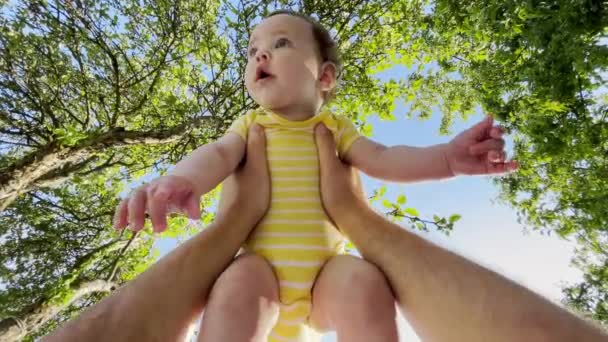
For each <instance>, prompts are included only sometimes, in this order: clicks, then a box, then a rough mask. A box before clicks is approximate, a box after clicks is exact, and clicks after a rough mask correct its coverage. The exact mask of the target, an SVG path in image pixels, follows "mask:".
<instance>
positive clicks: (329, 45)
mask: <svg viewBox="0 0 608 342" xmlns="http://www.w3.org/2000/svg"><path fill="white" fill-rule="evenodd" d="M280 14H286V15H291V16H294V17H298V18H302V19H304V20H306V22H308V23H309V24H310V25H311V26H312V35H313V37H314V39H315V42H316V43H317V48H318V50H319V54H320V55H321V62H322V63H324V62H331V63H333V64H334V65H335V66H336V81H337V80H338V79H339V78H340V75H341V67H342V65H341V62H340V54H339V53H338V45H337V44H336V42H335V41H334V40H333V39H332V38H331V34H330V33H329V31H328V30H327V29H326V28H325V27H323V25H321V24H320V23H319V22H318V21H316V20H315V19H313V18H311V17H309V16H307V15H306V14H302V13H298V12H295V11H291V10H277V11H274V12H272V13H270V14H269V15H268V16H266V18H270V17H272V16H275V15H280ZM335 89H336V88H334V89H333V90H332V91H330V92H328V93H327V94H325V96H324V102H328V101H329V100H330V99H331V98H332V96H333V95H334V92H335Z"/></svg>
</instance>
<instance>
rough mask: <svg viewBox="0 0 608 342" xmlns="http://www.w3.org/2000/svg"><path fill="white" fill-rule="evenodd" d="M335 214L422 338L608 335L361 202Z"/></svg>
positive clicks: (568, 338)
mask: <svg viewBox="0 0 608 342" xmlns="http://www.w3.org/2000/svg"><path fill="white" fill-rule="evenodd" d="M355 213H356V214H355ZM334 219H335V220H336V222H337V224H338V226H339V227H340V229H342V230H343V231H344V232H345V233H346V235H348V236H349V238H350V239H351V241H352V242H353V243H354V244H355V245H356V246H357V247H358V249H359V251H360V252H361V254H362V255H363V257H364V258H366V259H367V260H369V261H371V262H373V263H375V264H376V265H378V266H379V267H380V268H381V269H382V270H383V271H384V272H385V274H386V276H387V278H388V280H389V282H390V283H391V285H392V287H393V290H394V292H395V295H396V297H397V300H398V302H399V306H400V308H401V310H402V312H403V313H404V315H405V316H406V318H407V319H408V320H409V321H410V323H411V324H412V326H413V327H414V329H415V330H416V331H417V333H418V334H419V335H420V337H421V338H422V340H424V341H427V340H428V341H577V340H578V341H605V340H606V339H607V337H606V335H603V334H602V332H601V331H600V330H599V329H596V328H594V327H592V326H590V325H589V324H588V323H586V322H584V321H582V320H580V319H579V318H577V317H575V316H574V315H572V314H570V313H568V312H567V311H565V310H563V309H561V308H559V307H558V306H556V305H554V304H553V303H551V302H549V301H547V300H546V299H544V298H542V297H540V296H539V295H537V294H535V293H533V292H531V291H529V290H527V289H525V288H524V287H522V286H520V285H517V284H515V283H513V282H511V281H510V280H508V279H506V278H504V277H502V276H500V275H498V274H496V273H494V272H492V271H490V270H488V269H485V268H483V267H481V266H479V265H477V264H475V263H473V262H471V261H469V260H467V259H465V258H463V257H461V256H459V255H456V254H454V253H452V252H449V251H447V250H445V249H443V248H440V247H438V246H435V245H433V244H432V243H430V242H428V241H426V240H424V239H423V238H420V237H419V236H417V235H415V234H413V233H411V232H409V231H407V230H405V229H404V228H402V227H400V226H398V225H395V224H392V223H390V222H388V221H386V220H385V219H384V218H383V217H382V216H380V215H378V214H377V213H375V212H373V210H372V209H371V208H369V206H367V204H365V203H362V202H359V203H357V205H356V206H355V207H350V208H349V209H346V208H344V210H342V212H341V213H340V214H339V215H337V216H336V217H334Z"/></svg>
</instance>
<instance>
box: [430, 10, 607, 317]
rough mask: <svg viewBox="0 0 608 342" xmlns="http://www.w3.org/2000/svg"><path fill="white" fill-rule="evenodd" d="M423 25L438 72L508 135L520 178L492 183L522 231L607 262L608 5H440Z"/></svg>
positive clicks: (513, 176)
mask: <svg viewBox="0 0 608 342" xmlns="http://www.w3.org/2000/svg"><path fill="white" fill-rule="evenodd" d="M427 21H428V22H429V30H428V37H429V39H428V40H427V42H428V43H431V42H432V43H433V45H434V46H436V47H437V49H436V51H438V52H437V53H436V54H435V55H434V56H435V58H434V59H436V60H437V61H438V65H439V68H440V69H442V70H444V71H448V70H452V71H455V72H457V73H458V74H459V77H460V80H461V82H464V83H466V84H468V86H467V87H468V89H470V91H471V92H470V94H471V96H472V97H473V99H474V102H475V103H479V104H480V105H481V106H482V107H483V108H484V109H485V110H486V111H488V112H490V113H493V114H494V116H495V117H497V118H498V119H500V120H501V121H503V123H504V124H505V126H506V127H507V129H508V130H510V131H513V132H514V133H515V155H516V156H515V157H516V159H517V160H518V161H519V163H520V165H521V169H520V170H519V172H517V173H514V174H512V175H510V176H509V177H504V178H499V179H497V183H498V184H499V185H500V187H501V189H502V195H501V197H502V198H503V199H504V200H505V201H506V202H507V203H510V204H511V205H512V206H514V207H515V208H517V210H518V212H519V215H520V219H521V221H522V222H524V223H526V224H528V225H530V226H532V227H535V228H537V229H540V230H541V231H543V232H545V233H557V234H559V235H560V236H563V237H567V236H575V237H576V238H577V240H578V241H579V242H580V245H581V246H582V248H583V247H584V248H587V247H589V246H594V248H593V249H592V251H595V252H592V253H590V254H589V255H591V256H593V255H594V254H597V255H602V254H603V255H605V254H606V252H607V251H608V245H607V244H606V236H607V230H606V227H608V216H607V215H606V213H608V201H607V199H608V192H607V191H608V183H607V182H608V177H606V175H607V174H608V145H606V143H605V142H606V141H608V117H607V113H608V103H607V101H606V95H605V94H606V88H605V87H604V88H602V85H603V84H605V75H606V70H607V67H608V46H607V44H606V38H607V31H606V27H608V6H607V5H606V2H605V1H587V0H585V1H582V0H581V1H578V0H577V1H542V2H539V1H515V0H509V1H489V2H488V1H484V2H481V1H472V2H471V1H469V2H461V1H452V0H440V1H436V2H435V3H434V11H433V14H432V15H430V16H429V17H428V18H427ZM431 32H432V34H431ZM602 40H603V42H602ZM579 265H580V263H579ZM582 268H583V270H584V271H585V272H591V273H587V275H588V276H589V278H588V279H592V278H593V277H592V274H593V272H595V271H594V269H593V268H589V267H586V266H585V267H582ZM595 284H597V283H595ZM588 285H589V286H591V287H595V289H596V290H595V291H597V292H596V293H598V294H599V293H602V292H604V293H605V288H603V287H597V286H596V285H593V283H592V282H589V283H588ZM582 298H586V297H584V296H583V297H582ZM578 307H579V308H585V309H590V308H591V307H588V306H584V305H578ZM600 316H601V317H605V316H602V315H600ZM600 316H597V317H600Z"/></svg>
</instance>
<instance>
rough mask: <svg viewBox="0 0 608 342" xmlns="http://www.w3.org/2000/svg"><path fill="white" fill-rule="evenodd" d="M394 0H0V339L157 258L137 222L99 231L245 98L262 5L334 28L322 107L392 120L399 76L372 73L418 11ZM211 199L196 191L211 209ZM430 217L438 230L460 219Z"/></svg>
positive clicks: (64, 313) (80, 303)
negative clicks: (338, 72)
mask: <svg viewBox="0 0 608 342" xmlns="http://www.w3.org/2000/svg"><path fill="white" fill-rule="evenodd" d="M402 5H403V4H400V3H396V2H394V1H373V2H366V1H356V2H346V3H326V2H319V3H316V2H311V1H306V2H299V1H291V2H288V1H280V2H277V1H262V2H259V1H241V2H238V3H235V2H226V3H219V2H213V1H207V2H204V3H201V2H200V1H187V0H183V1H177V0H176V1H155V2H146V3H143V4H141V3H140V2H134V1H121V2H116V1H112V2H110V1H102V2H96V1H86V0H85V1H75V2H74V1H65V0H55V1H37V0H24V1H19V2H10V3H8V2H0V6H1V10H2V11H1V12H0V13H2V14H1V15H0V250H1V251H2V253H0V276H1V278H0V279H1V280H2V286H3V287H2V290H1V291H0V339H2V340H16V339H20V338H21V337H24V338H25V339H26V340H31V339H34V338H36V337H37V336H40V335H41V334H44V333H45V332H48V331H50V330H51V329H53V328H54V327H56V326H57V324H59V323H61V322H62V321H64V320H66V319H69V318H70V317H71V316H73V315H75V314H77V313H78V312H79V311H80V310H81V309H83V308H85V307H87V306H89V305H92V304H94V303H95V302H97V301H98V300H99V299H100V298H102V297H103V296H104V295H106V294H107V293H109V292H110V291H112V290H113V289H114V288H116V287H117V286H120V285H121V284H123V283H124V282H126V281H128V280H129V279H131V278H132V277H134V276H135V275H137V274H138V273H140V272H142V271H143V270H144V269H145V268H146V267H147V266H148V265H149V264H150V263H151V262H152V261H153V260H154V258H155V254H154V251H152V249H151V246H152V243H153V237H152V236H150V235H149V234H148V233H147V232H146V231H145V230H144V231H143V232H141V233H139V234H137V235H133V234H130V233H128V232H127V233H122V234H119V233H117V232H115V231H113V230H111V229H110V225H111V216H112V213H113V210H114V208H115V206H116V204H117V198H118V197H119V194H120V192H121V191H122V189H125V190H126V189H128V187H129V186H130V184H129V183H132V182H137V181H139V178H141V177H142V176H144V175H146V174H150V173H154V174H158V173H160V174H162V173H163V172H165V171H166V169H167V168H168V167H169V165H171V164H173V163H175V162H176V161H177V160H179V159H181V158H182V157H183V156H184V155H185V154H186V153H188V152H189V151H190V150H192V149H193V148H195V147H197V146H199V145H201V144H204V143H206V142H208V141H211V140H213V139H216V138H217V137H219V136H220V135H221V134H223V132H224V131H225V130H226V129H227V127H229V125H230V123H231V121H232V120H233V119H234V118H235V117H236V116H238V115H240V114H241V113H243V112H245V111H246V110H247V109H251V108H253V107H254V105H255V104H254V103H253V101H252V100H251V99H250V98H249V97H248V96H247V95H246V91H245V88H244V84H243V81H242V77H241V76H242V73H243V70H244V58H243V51H244V50H245V47H246V45H247V41H248V34H249V28H250V27H251V26H252V25H253V24H254V23H255V22H257V21H259V20H260V18H261V17H262V16H263V15H264V14H265V13H268V12H269V11H271V10H273V9H275V8H277V7H279V6H280V7H291V8H294V9H302V10H303V11H304V12H306V13H315V14H316V15H317V16H318V17H319V19H320V20H321V21H322V22H323V23H325V24H326V25H328V26H329V27H335V28H336V29H335V30H334V31H333V33H334V34H335V35H336V36H337V37H338V38H339V40H340V41H341V42H342V45H341V48H342V49H343V51H344V56H345V59H344V69H345V71H344V78H343V80H342V86H341V90H340V91H341V95H339V98H340V100H337V101H335V103H334V104H333V106H334V107H335V108H336V109H337V110H341V111H344V112H346V113H348V114H349V115H351V116H352V117H353V119H354V120H356V121H357V122H358V124H359V125H361V126H363V128H364V131H366V132H369V127H368V126H365V119H366V117H367V116H369V115H371V114H372V113H375V112H380V113H383V116H384V117H385V118H390V116H391V115H390V112H391V110H392V108H393V105H394V101H395V99H396V98H397V96H398V94H400V93H402V92H404V89H405V86H406V85H405V83H403V82H399V81H396V80H390V81H388V82H384V81H380V80H378V79H376V78H375V77H373V72H372V71H377V70H379V69H380V68H381V67H383V66H386V65H387V64H390V63H391V62H390V61H391V60H392V59H393V58H394V56H393V55H394V51H397V49H398V48H399V46H400V45H401V44H402V43H403V41H402V40H400V39H398V38H399V35H398V34H397V32H396V31H395V29H394V28H393V27H395V26H394V25H395V24H397V23H400V22H405V21H406V20H407V19H408V18H410V17H411V18H413V17H415V16H416V15H415V14H416V11H419V10H421V8H422V3H416V2H412V3H408V4H406V6H408V9H409V10H408V11H407V12H404V13H403V15H401V16H399V15H395V14H394V13H397V12H398V6H402ZM389 13H393V14H391V17H390V20H389V21H384V19H382V18H384V17H383V16H386V17H387V18H388V14H389ZM385 113H388V114H385ZM213 198H214V197H213V195H211V196H209V197H208V198H206V199H205V200H204V201H203V203H202V205H203V207H204V208H205V209H208V211H207V213H206V216H205V220H206V222H208V221H209V220H210V219H211V218H212V212H211V211H210V210H211V209H209V208H212V205H211V202H212V201H213ZM403 204H405V201H401V200H400V199H398V200H397V202H396V203H395V204H394V206H393V207H392V213H393V215H394V216H395V217H397V218H407V219H410V220H413V221H416V222H418V223H419V224H420V225H421V228H425V226H424V225H425V224H427V223H429V224H433V223H435V222H433V221H424V220H422V219H420V218H418V214H417V213H416V212H415V211H414V210H413V209H411V208H404V207H402V205H403ZM406 214H407V215H406ZM440 219H441V218H438V220H437V221H438V222H436V223H437V226H438V227H439V228H440V229H442V230H444V231H449V229H451V227H452V226H453V223H454V222H455V220H454V218H452V219H451V220H449V221H448V220H445V219H444V220H443V221H441V222H439V220H440ZM186 223H187V222H186V221H185V220H184V219H183V218H181V217H174V218H172V219H170V228H169V230H168V233H166V234H168V235H170V236H183V235H188V234H192V233H193V232H194V231H193V230H192V229H191V228H190V227H188V226H187V224H186Z"/></svg>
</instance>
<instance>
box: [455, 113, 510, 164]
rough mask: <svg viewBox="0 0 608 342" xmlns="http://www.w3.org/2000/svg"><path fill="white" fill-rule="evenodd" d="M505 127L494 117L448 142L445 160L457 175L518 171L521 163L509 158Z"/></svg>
mask: <svg viewBox="0 0 608 342" xmlns="http://www.w3.org/2000/svg"><path fill="white" fill-rule="evenodd" d="M503 134H504V132H503V130H502V128H501V127H499V126H494V123H493V121H492V118H491V117H487V118H486V119H485V120H483V121H481V122H479V123H478V124H476V125H475V126H473V127H471V128H469V129H467V130H465V131H463V132H461V133H460V134H458V135H457V136H456V137H455V138H454V139H452V141H450V143H449V144H447V145H445V147H446V148H445V149H444V153H445V159H446V161H447V163H448V166H449V168H450V171H451V172H452V174H453V175H454V176H456V175H486V174H498V173H505V172H511V171H515V170H516V169H517V167H518V164H517V162H516V161H514V160H507V158H506V153H505V151H504V146H505V141H504V139H503V137H502V136H503Z"/></svg>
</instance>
